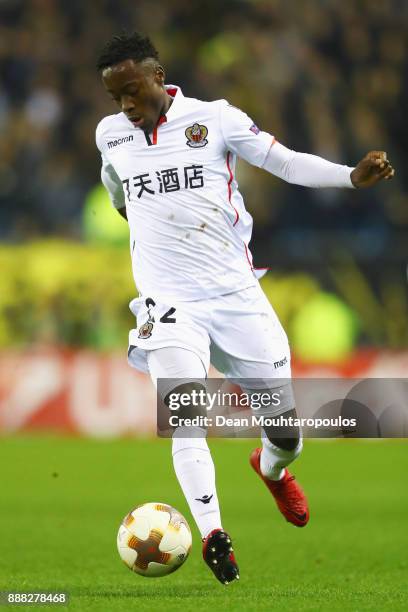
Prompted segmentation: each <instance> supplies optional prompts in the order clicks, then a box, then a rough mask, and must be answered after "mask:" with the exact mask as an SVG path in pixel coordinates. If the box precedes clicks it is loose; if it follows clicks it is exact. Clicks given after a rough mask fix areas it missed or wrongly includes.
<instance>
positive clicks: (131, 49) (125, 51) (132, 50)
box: [96, 32, 159, 71]
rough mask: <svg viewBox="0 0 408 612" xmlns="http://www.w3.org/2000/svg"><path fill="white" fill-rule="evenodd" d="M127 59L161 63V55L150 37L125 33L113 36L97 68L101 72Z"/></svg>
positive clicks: (100, 57) (102, 53)
mask: <svg viewBox="0 0 408 612" xmlns="http://www.w3.org/2000/svg"><path fill="white" fill-rule="evenodd" d="M127 59H133V60H135V61H136V62H142V61H143V60H145V59H154V60H156V61H159V54H158V52H157V49H156V47H155V46H154V45H153V43H152V41H151V40H150V38H149V37H148V36H144V35H143V34H141V33H140V32H133V34H126V33H123V34H119V35H116V36H113V37H112V38H111V40H109V41H108V42H107V43H106V45H105V46H104V48H103V49H102V52H101V54H100V56H99V58H98V61H97V63H96V68H97V70H98V71H101V70H103V69H104V68H108V67H109V66H114V65H115V64H119V63H120V62H123V61H125V60H127Z"/></svg>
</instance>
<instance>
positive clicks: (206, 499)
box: [173, 427, 222, 538]
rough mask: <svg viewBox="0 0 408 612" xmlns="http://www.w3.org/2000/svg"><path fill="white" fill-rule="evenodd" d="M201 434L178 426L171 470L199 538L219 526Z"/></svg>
mask: <svg viewBox="0 0 408 612" xmlns="http://www.w3.org/2000/svg"><path fill="white" fill-rule="evenodd" d="M193 430H195V431H193ZM194 435H195V436H198V435H199V436H200V437H192V436H194ZM204 435H205V431H204V430H203V429H200V428H198V427H197V428H193V427H191V428H190V427H189V428H187V427H178V428H177V429H176V431H175V432H174V434H173V465H174V469H175V472H176V476H177V478H178V481H179V483H180V486H181V488H182V490H183V493H184V496H185V498H186V500H187V503H188V505H189V506H190V510H191V514H192V515H193V517H194V520H195V522H196V523H197V527H198V529H199V531H200V533H201V537H202V538H205V537H207V535H208V534H209V533H210V532H211V531H212V530H213V529H222V525H221V516H220V508H219V505H218V497H217V491H216V488H215V469H214V463H213V460H212V457H211V454H210V450H209V448H208V445H207V441H206V439H205V437H204ZM182 436H184V437H182ZM188 436H189V437H188Z"/></svg>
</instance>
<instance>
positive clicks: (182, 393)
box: [164, 381, 207, 420]
mask: <svg viewBox="0 0 408 612" xmlns="http://www.w3.org/2000/svg"><path fill="white" fill-rule="evenodd" d="M164 403H165V404H166V406H168V407H169V408H170V410H172V412H174V413H175V414H177V416H178V417H179V419H183V420H184V419H193V418H195V417H205V416H206V412H207V401H206V388H205V385H203V384H202V383H199V382H196V381H193V382H188V383H183V384H181V385H178V386H177V387H175V388H174V389H173V390H172V391H170V392H169V393H168V394H167V395H166V397H165V399H164Z"/></svg>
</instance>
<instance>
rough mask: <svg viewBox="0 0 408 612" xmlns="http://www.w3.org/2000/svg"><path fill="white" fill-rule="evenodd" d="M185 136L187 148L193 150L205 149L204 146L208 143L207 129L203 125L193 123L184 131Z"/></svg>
mask: <svg viewBox="0 0 408 612" xmlns="http://www.w3.org/2000/svg"><path fill="white" fill-rule="evenodd" d="M185 135H186V138H187V143H186V144H188V146H189V147H192V148H193V149H198V148H199V147H205V145H206V144H207V143H208V140H207V135H208V128H207V127H206V126H205V125H200V124H199V123H194V124H193V125H191V126H190V127H188V128H187V129H186V131H185Z"/></svg>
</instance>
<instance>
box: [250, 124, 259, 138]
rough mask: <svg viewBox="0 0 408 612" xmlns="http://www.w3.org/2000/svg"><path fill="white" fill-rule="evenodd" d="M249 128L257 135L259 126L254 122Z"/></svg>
mask: <svg viewBox="0 0 408 612" xmlns="http://www.w3.org/2000/svg"><path fill="white" fill-rule="evenodd" d="M249 129H250V131H251V132H253V133H254V134H256V135H257V136H258V134H259V132H260V131H261V130H260V129H259V127H258V126H257V125H255V123H253V124H252V125H251V127H250V128H249Z"/></svg>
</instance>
